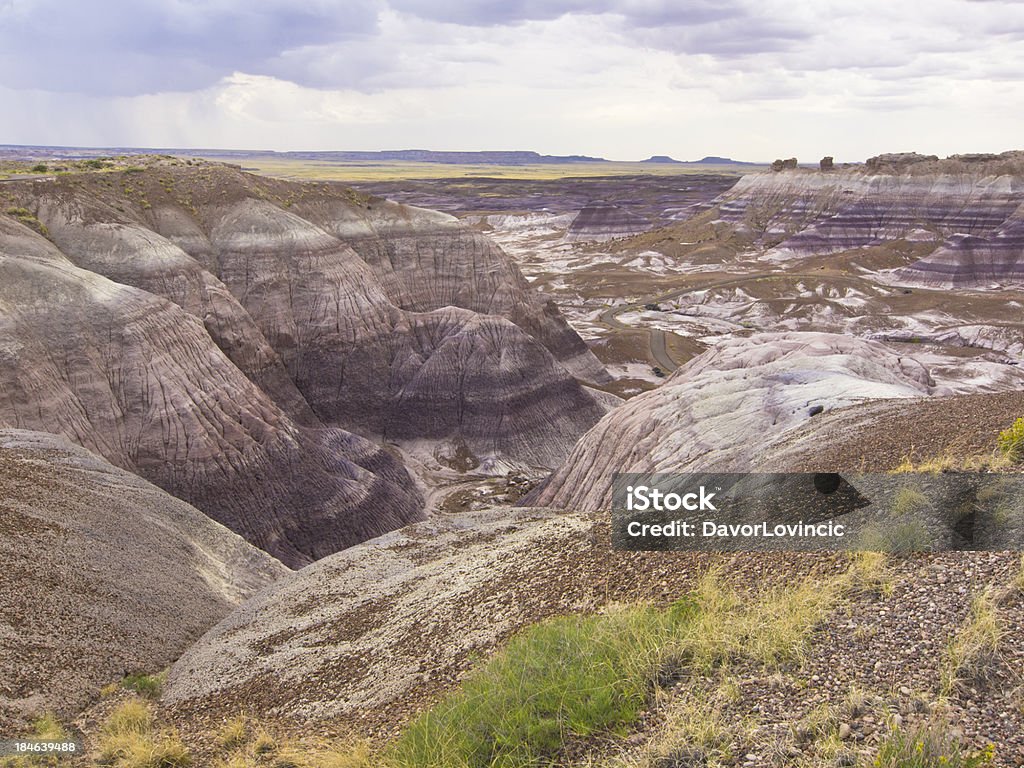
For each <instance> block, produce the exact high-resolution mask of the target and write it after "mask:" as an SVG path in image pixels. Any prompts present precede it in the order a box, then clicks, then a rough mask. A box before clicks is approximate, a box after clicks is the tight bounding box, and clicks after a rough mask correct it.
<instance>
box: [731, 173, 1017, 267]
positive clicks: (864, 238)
mask: <svg viewBox="0 0 1024 768" xmlns="http://www.w3.org/2000/svg"><path fill="white" fill-rule="evenodd" d="M1020 154H1021V153H1006V154H1005V155H1003V156H998V157H997V158H996V159H993V160H990V161H986V162H978V163H965V162H961V161H959V160H952V159H951V160H946V161H930V160H929V161H925V162H920V163H916V164H913V165H910V166H907V165H897V166H892V167H890V166H885V165H883V166H878V167H873V169H871V170H866V169H864V168H847V169H844V170H842V171H835V172H816V171H810V170H794V171H786V172H782V173H761V174H751V175H749V176H745V177H744V178H743V179H741V180H740V181H739V182H738V183H737V184H736V186H734V187H733V188H732V189H731V190H729V192H727V193H725V194H724V195H722V196H721V197H720V198H719V199H718V200H717V201H716V203H715V205H717V206H718V210H719V215H720V217H721V218H722V219H723V220H725V221H729V222H732V223H734V224H736V225H738V226H740V227H741V228H743V229H744V230H746V231H749V232H751V233H752V234H754V235H755V236H756V237H757V238H758V241H759V243H760V245H761V246H762V247H765V248H766V249H767V250H766V252H765V256H766V257H767V258H771V259H780V260H784V259H793V258H802V257H806V256H813V255H821V254H829V253H838V252H840V251H846V250H850V249H855V248H862V247H867V246H874V245H879V244H884V243H886V242H891V241H896V240H908V241H912V242H913V241H917V242H921V241H925V242H927V241H934V243H935V246H936V247H935V250H934V251H933V252H932V253H931V254H929V255H927V256H925V257H924V258H922V259H920V260H919V261H917V262H915V263H913V264H911V265H909V266H908V268H907V269H904V270H902V271H900V272H899V273H898V275H897V277H898V278H899V279H900V281H901V282H906V283H920V284H927V285H936V286H975V287H987V286H988V285H989V284H990V283H993V282H999V283H1014V284H1020V283H1022V282H1024V226H1022V224H1021V221H1022V216H1024V214H1022V208H1021V206H1022V204H1024V159H1022V157H1024V155H1022V157H1018V155H1020Z"/></svg>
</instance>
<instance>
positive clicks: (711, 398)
mask: <svg viewBox="0 0 1024 768" xmlns="http://www.w3.org/2000/svg"><path fill="white" fill-rule="evenodd" d="M932 391H933V382H932V381H931V379H930V377H929V375H928V371H927V369H925V368H924V367H923V366H922V365H921V364H920V363H918V362H916V361H915V360H913V359H912V358H909V357H900V356H899V355H898V354H896V353H894V352H892V351H890V350H889V348H887V347H886V346H884V345H883V344H881V343H879V342H874V341H865V340H862V339H857V338H854V337H850V336H842V335H837V334H827V333H766V334H760V335H758V336H756V337H752V338H741V339H733V340H731V341H727V342H724V343H722V344H721V345H719V346H717V347H715V348H713V349H712V350H709V351H707V352H705V353H704V354H702V355H700V356H699V357H696V358H694V359H693V360H692V361H691V362H690V363H688V364H687V365H684V366H683V367H681V368H679V369H678V370H677V371H676V372H675V373H673V374H672V376H671V377H670V378H669V379H667V380H666V382H665V383H664V384H663V385H662V386H661V387H660V388H659V389H656V390H654V391H651V392H647V393H645V394H643V395H640V396H638V397H635V398H633V399H632V400H630V401H629V402H627V403H625V404H624V405H622V406H620V407H618V408H616V409H615V410H614V411H612V412H611V413H609V414H608V415H607V416H605V417H604V418H603V419H602V420H601V421H600V422H599V423H598V424H597V426H595V427H594V428H593V429H591V430H590V431H589V432H588V433H587V434H586V435H584V436H583V438H582V439H581V440H580V441H579V442H578V443H577V444H576V447H575V448H574V449H573V451H572V453H570V454H569V458H568V459H566V461H565V464H563V465H562V467H561V468H559V469H558V470H557V471H556V472H555V473H554V474H553V475H552V476H551V477H550V478H549V479H548V480H547V481H546V483H545V484H544V485H543V486H541V487H540V488H539V489H537V490H536V491H534V492H533V493H531V494H530V496H528V497H527V498H526V499H524V503H526V504H534V505H537V506H550V507H557V508H561V509H578V510H596V509H607V508H609V507H610V504H611V489H612V481H613V477H614V475H615V474H616V473H619V472H636V473H654V472H705V471H713V472H749V471H755V470H756V467H757V466H758V462H759V460H760V459H761V457H762V456H763V455H764V454H765V452H766V451H768V450H769V448H770V447H771V446H772V444H773V443H774V442H776V441H778V440H781V439H783V437H784V436H785V434H786V433H787V432H788V431H789V430H791V429H793V428H795V427H798V426H800V425H801V424H804V423H805V422H807V421H808V420H809V419H812V418H814V417H815V415H816V414H817V413H820V412H821V411H822V410H825V411H831V410H833V409H837V408H843V407H845V406H848V405H853V404H856V403H860V402H863V401H868V400H875V399H880V398H909V397H920V396H923V395H927V394H930V393H931V392H932Z"/></svg>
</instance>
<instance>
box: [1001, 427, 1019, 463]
mask: <svg viewBox="0 0 1024 768" xmlns="http://www.w3.org/2000/svg"><path fill="white" fill-rule="evenodd" d="M999 450H1001V451H1002V452H1003V454H1004V455H1005V456H1006V457H1007V458H1008V459H1010V461H1013V462H1022V461H1024V416H1021V417H1020V418H1019V419H1017V420H1016V421H1015V422H1013V424H1012V425H1011V426H1010V427H1009V428H1007V429H1004V430H1003V431H1002V432H1000V433H999Z"/></svg>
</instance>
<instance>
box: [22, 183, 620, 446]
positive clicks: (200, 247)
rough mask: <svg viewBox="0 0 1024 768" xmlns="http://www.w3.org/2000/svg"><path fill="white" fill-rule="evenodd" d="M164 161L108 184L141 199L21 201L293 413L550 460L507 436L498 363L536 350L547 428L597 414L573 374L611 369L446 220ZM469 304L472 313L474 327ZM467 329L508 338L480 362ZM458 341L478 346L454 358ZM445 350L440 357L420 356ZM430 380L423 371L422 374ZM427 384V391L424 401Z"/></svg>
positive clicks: (577, 427) (505, 395)
mask: <svg viewBox="0 0 1024 768" xmlns="http://www.w3.org/2000/svg"><path fill="white" fill-rule="evenodd" d="M161 171H162V173H164V174H166V175H164V176H159V178H154V176H156V175H157V174H158V172H156V171H153V172H150V173H147V174H126V175H125V176H124V178H123V179H121V180H119V181H118V184H124V189H131V190H133V191H134V192H135V193H136V194H139V195H144V196H145V197H144V200H145V205H142V204H138V205H136V202H137V201H134V200H133V199H129V200H128V201H125V200H124V199H123V197H124V195H123V189H116V188H115V193H117V195H116V196H115V198H113V199H111V197H110V191H109V190H107V189H104V188H103V187H102V185H101V183H99V182H97V181H96V180H95V179H88V180H87V181H88V182H89V183H83V184H82V185H81V186H80V187H78V188H74V189H72V190H71V191H69V190H68V189H66V185H62V184H61V183H60V182H54V183H53V184H46V183H42V184H36V185H33V186H32V188H31V193H32V200H31V201H30V202H33V201H34V202H33V204H34V206H35V208H34V210H36V211H37V215H38V216H39V218H40V220H41V221H42V222H43V224H45V226H46V227H47V228H48V229H49V232H50V236H51V237H52V238H53V240H54V242H55V243H56V244H57V245H58V246H59V247H60V248H61V250H62V251H63V252H64V253H65V255H67V256H68V257H69V258H70V259H71V260H72V261H73V262H74V263H76V264H77V265H79V266H82V267H83V268H86V269H89V270H91V271H96V272H98V273H100V274H103V275H105V276H107V277H110V278H111V279H113V280H116V281H118V282H122V283H125V284H129V285H134V286H136V287H139V288H142V289H144V290H146V291H149V292H152V293H155V294H157V295H161V296H164V297H165V298H168V299H170V300H171V301H173V302H175V303H176V304H178V305H179V306H181V307H182V308H183V309H185V310H186V311H188V312H190V313H191V314H194V315H196V316H197V317H200V318H201V319H202V320H203V322H204V325H205V326H206V328H207V330H208V332H209V333H210V335H211V337H212V338H213V339H214V341H215V342H217V344H218V346H220V347H221V348H222V349H223V350H224V351H225V353H226V354H228V356H229V357H230V358H231V359H232V362H234V363H235V364H236V365H237V366H238V367H239V369H240V370H242V371H243V372H245V373H246V375H247V376H248V377H249V378H250V379H251V380H252V381H253V382H254V383H256V384H257V385H258V386H260V387H261V388H262V389H263V390H264V391H265V392H266V393H267V394H269V395H270V396H271V397H273V398H274V400H275V402H277V403H278V404H279V405H280V406H281V407H282V408H283V409H284V410H285V411H286V412H287V413H288V414H289V415H290V416H292V417H293V418H295V419H296V420H297V421H299V422H302V423H307V424H308V423H313V422H314V421H315V419H319V420H321V421H324V422H326V423H329V424H331V425H334V426H342V427H345V428H349V429H355V430H358V431H361V432H363V433H372V434H375V435H383V436H384V437H386V438H392V437H426V438H439V437H452V438H457V439H462V440H464V441H465V442H466V443H467V444H469V445H470V447H472V448H473V449H474V450H476V451H478V452H480V453H484V454H487V453H492V452H495V451H500V450H502V448H501V446H505V448H506V449H508V448H509V447H510V446H515V445H518V446H519V450H518V452H517V453H514V454H512V455H511V456H509V458H512V459H514V460H520V461H524V462H526V463H533V464H539V465H542V466H550V465H551V463H552V457H551V456H549V455H547V454H546V453H545V451H543V450H541V451H539V452H538V451H534V450H532V449H531V448H530V447H529V446H531V445H533V444H534V441H533V440H523V439H521V438H520V437H519V436H517V435H515V434H513V433H512V430H514V429H515V427H516V423H517V419H518V418H519V417H520V416H522V415H523V414H520V413H518V412H517V410H518V409H519V408H520V407H521V406H522V405H523V404H524V403H525V402H526V400H523V398H522V396H521V395H522V393H521V392H520V391H518V389H516V388H513V390H511V391H506V389H505V388H504V385H505V384H506V383H507V381H508V377H507V376H505V375H503V372H504V371H506V369H508V368H509V367H511V366H513V365H515V364H516V359H517V358H518V359H519V360H522V359H524V358H530V359H531V360H532V361H533V367H532V368H530V369H529V370H527V371H524V373H525V375H526V377H527V378H531V379H533V380H535V381H536V382H537V384H536V386H535V387H534V392H532V393H530V397H529V398H527V400H532V401H546V402H545V403H544V406H543V408H542V411H543V412H544V413H546V414H550V413H555V412H561V413H562V414H563V416H562V417H560V418H559V419H558V423H557V425H556V426H557V430H553V431H558V432H560V433H563V434H570V435H578V434H581V433H582V432H583V431H584V430H585V429H586V428H587V427H589V426H590V425H591V424H592V423H594V421H596V420H597V418H599V417H600V416H601V415H602V413H603V412H604V410H603V408H602V407H601V406H600V405H599V404H598V403H597V401H596V400H594V398H593V397H592V396H591V395H590V394H588V391H587V390H585V389H584V388H582V387H580V386H579V384H578V383H577V382H576V381H575V378H579V379H581V380H584V381H587V382H590V383H601V382H604V381H607V380H608V374H607V373H606V372H605V371H604V369H603V368H602V367H601V365H600V363H598V361H597V359H596V358H595V357H594V356H593V355H592V354H591V353H590V352H589V350H588V349H587V347H586V345H585V344H584V343H583V341H582V339H580V338H579V336H578V335H577V334H576V333H575V332H574V331H573V330H572V329H571V328H570V326H569V325H568V324H567V323H566V322H565V320H564V318H562V316H561V315H560V313H559V312H558V310H557V309H556V308H555V307H554V305H553V304H551V303H549V302H547V301H545V300H544V299H543V298H542V297H540V296H539V295H538V294H536V293H535V292H533V291H531V290H530V288H529V285H528V284H527V283H526V281H525V279H524V278H523V277H522V275H521V274H520V273H519V271H518V269H517V268H516V267H515V266H514V264H513V263H512V262H511V261H510V260H509V259H508V258H507V257H506V256H505V254H503V253H502V252H501V250H500V249H499V248H497V246H495V245H494V244H492V243H491V242H490V241H488V240H487V239H486V238H484V237H483V236H481V235H479V234H476V233H473V232H470V231H468V230H467V229H465V228H463V227H461V226H460V225H459V224H458V223H457V222H456V221H455V220H454V219H453V218H451V217H449V216H445V215H443V214H438V213H435V212H431V211H424V210H420V209H414V208H410V207H408V206H399V205H395V204H391V203H386V202H384V201H379V200H374V199H371V198H364V197H361V196H358V195H356V194H355V193H353V192H351V191H350V190H346V189H344V188H341V187H338V186H335V185H321V184H307V185H295V184H290V183H288V182H279V181H274V180H267V179H259V178H257V177H253V176H249V175H247V174H243V173H241V172H239V171H237V170H234V169H230V168H227V167H223V166H206V167H203V168H202V169H198V170H197V169H189V170H187V171H186V170H181V169H175V168H164V169H161ZM130 185H131V186H130ZM168 190H170V191H168ZM186 190H187V191H186ZM126 202H127V203H130V204H131V206H129V205H126V204H125V203H126ZM146 206H148V207H146ZM451 308H458V309H463V310H467V311H468V312H464V313H461V314H459V313H457V312H454V313H453V312H452V311H451ZM472 315H478V316H483V317H478V318H476V320H475V321H474V322H472V323H470V322H469V320H470V318H471V316H472ZM453 317H460V318H461V321H460V322H453ZM477 334H481V335H483V336H486V337H488V338H492V337H494V336H495V335H500V336H502V337H503V338H504V347H505V350H507V351H504V352H503V351H499V350H497V349H494V348H492V349H490V350H489V351H488V352H487V353H486V354H485V355H484V357H486V360H481V359H480V357H481V355H480V350H481V349H483V348H484V347H486V346H487V342H486V340H483V341H480V340H472V341H470V342H469V343H467V341H466V340H467V338H468V337H469V336H475V335H477ZM453 344H454V345H455V346H456V347H461V348H464V349H466V350H467V351H468V350H472V351H474V353H475V354H476V356H477V357H476V359H475V360H473V361H470V360H468V359H462V358H459V357H458V356H452V355H451V354H450V350H451V348H452V345H453ZM441 348H444V349H446V350H448V351H449V354H448V360H447V362H446V363H445V364H439V363H440V360H438V361H431V358H432V356H433V355H434V353H435V351H437V350H439V349H441ZM482 362H486V365H487V367H489V368H490V369H492V370H493V371H494V373H493V374H492V375H491V376H489V377H484V378H488V379H489V380H488V381H484V380H483V378H481V377H480V376H474V375H473V372H472V371H473V369H474V368H479V367H481V363H482ZM424 376H430V377H434V380H433V381H431V382H430V384H429V385H427V386H425V385H424V383H423V381H422V379H423V377H424ZM437 377H440V378H437ZM467 379H470V380H473V381H474V382H475V384H474V387H475V388H471V387H467V386H466V385H465V382H466V380H467ZM480 385H482V386H480ZM427 391H433V392H435V393H436V397H434V399H432V400H430V401H425V400H424V396H425V392H427ZM412 401H416V402H418V403H419V404H420V405H422V406H423V407H429V408H431V409H432V410H434V411H437V412H439V413H440V414H441V421H443V422H444V423H446V424H448V425H449V426H448V427H447V430H446V434H442V435H439V434H437V433H436V432H428V433H423V434H414V430H412V429H411V428H410V427H409V426H408V425H409V424H413V423H417V422H421V421H422V419H421V417H420V415H419V414H417V413H412V412H410V411H409V409H408V403H410V402H412ZM467 401H475V402H486V403H488V404H489V405H488V407H489V408H490V409H491V410H492V411H493V412H494V413H497V414H499V415H500V416H501V417H502V418H503V421H502V424H503V425H504V426H503V427H502V429H499V431H498V432H497V433H493V430H492V427H493V424H487V425H481V424H478V423H474V422H473V421H472V418H468V417H467V414H468V413H471V412H472V407H469V408H467ZM526 419H527V420H528V421H534V422H535V421H537V420H538V417H537V415H536V414H534V415H526ZM435 424H436V422H435ZM396 425H399V426H398V427H397V428H396ZM492 434H493V435H494V439H488V438H485V437H484V436H488V437H489V436H490V435H492ZM558 458H561V457H560V456H558V457H556V458H555V461H557V459H558Z"/></svg>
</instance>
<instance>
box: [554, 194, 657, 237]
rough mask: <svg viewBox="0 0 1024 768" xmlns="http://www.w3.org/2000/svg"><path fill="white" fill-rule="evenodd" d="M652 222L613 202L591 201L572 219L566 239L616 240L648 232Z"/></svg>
mask: <svg viewBox="0 0 1024 768" xmlns="http://www.w3.org/2000/svg"><path fill="white" fill-rule="evenodd" d="M651 227H652V224H651V222H649V221H648V220H647V219H645V218H644V217H643V216H640V215H638V214H636V213H631V212H630V211H627V210H626V209H625V208H620V207H619V206H617V205H613V204H611V203H600V202H595V203H590V204H589V205H587V206H586V207H585V208H583V209H582V210H581V211H580V212H579V213H578V214H576V218H574V219H573V220H572V224H570V225H569V229H568V230H567V231H566V233H565V239H566V240H568V241H570V242H573V241H587V240H597V241H603V240H614V239H616V238H620V237H629V236H630V235H638V234H640V233H641V232H646V231H647V230H649V229H650V228H651Z"/></svg>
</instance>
